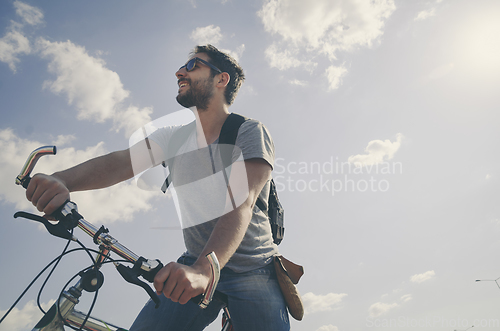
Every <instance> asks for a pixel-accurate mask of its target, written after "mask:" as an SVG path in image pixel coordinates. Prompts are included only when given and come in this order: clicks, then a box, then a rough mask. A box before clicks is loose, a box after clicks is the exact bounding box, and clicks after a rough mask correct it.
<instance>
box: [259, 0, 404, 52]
mask: <svg viewBox="0 0 500 331" xmlns="http://www.w3.org/2000/svg"><path fill="white" fill-rule="evenodd" d="M394 10H395V5H394V1H393V0H380V1H368V0H356V1H353V0H342V1H330V0H313V1H307V2H306V1H302V0H267V1H265V3H264V5H263V7H262V9H261V10H260V11H259V13H258V15H259V16H260V18H261V19H262V23H263V24H264V27H265V29H266V31H268V32H270V33H272V34H277V35H279V36H281V37H282V38H283V40H284V41H287V42H288V45H289V46H304V47H306V48H307V49H308V50H309V51H314V52H316V51H320V52H322V53H325V54H327V55H328V56H329V57H330V58H332V59H333V58H335V52H336V51H337V50H351V49H352V48H354V47H356V46H371V45H372V44H373V42H374V41H375V40H376V39H377V38H379V37H380V36H381V35H382V34H383V32H382V28H383V26H384V21H385V20H386V19H387V18H388V17H389V16H390V15H391V14H392V12H393V11H394Z"/></svg>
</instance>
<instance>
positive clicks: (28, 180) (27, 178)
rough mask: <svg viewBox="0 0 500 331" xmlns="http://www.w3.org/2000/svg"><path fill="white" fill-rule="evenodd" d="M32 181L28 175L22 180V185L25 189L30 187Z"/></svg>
mask: <svg viewBox="0 0 500 331" xmlns="http://www.w3.org/2000/svg"><path fill="white" fill-rule="evenodd" d="M30 182H31V177H30V176H26V177H24V178H23V179H22V180H21V186H22V187H24V188H25V189H28V185H29V184H30Z"/></svg>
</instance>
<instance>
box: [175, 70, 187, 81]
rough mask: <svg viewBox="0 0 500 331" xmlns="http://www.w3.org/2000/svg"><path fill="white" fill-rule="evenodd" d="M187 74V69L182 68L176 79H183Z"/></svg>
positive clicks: (176, 74) (178, 71)
mask: <svg viewBox="0 0 500 331" xmlns="http://www.w3.org/2000/svg"><path fill="white" fill-rule="evenodd" d="M186 73H187V71H186V67H181V68H179V70H177V72H176V73H175V77H177V79H181V78H182V77H184V76H186Z"/></svg>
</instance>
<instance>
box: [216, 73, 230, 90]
mask: <svg viewBox="0 0 500 331" xmlns="http://www.w3.org/2000/svg"><path fill="white" fill-rule="evenodd" d="M217 79H218V80H217V87H226V86H227V84H229V80H230V79H231V77H230V76H229V74H228V73H227V72H223V73H221V74H219V75H217Z"/></svg>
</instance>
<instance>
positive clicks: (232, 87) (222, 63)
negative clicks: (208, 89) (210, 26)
mask: <svg viewBox="0 0 500 331" xmlns="http://www.w3.org/2000/svg"><path fill="white" fill-rule="evenodd" d="M199 53H205V54H207V55H208V57H209V60H208V62H210V63H211V64H213V65H214V66H216V67H217V68H219V69H220V70H221V71H222V72H227V73H228V74H229V77H230V79H229V83H228V84H227V86H226V91H225V92H224V97H225V98H226V102H227V104H228V105H231V104H232V103H233V102H234V99H235V98H236V95H237V94H238V90H239V89H240V87H241V84H243V81H244V80H245V75H244V74H243V69H242V68H241V67H240V65H239V64H238V62H236V60H235V59H233V58H232V57H231V56H230V55H228V54H226V53H224V52H221V51H219V50H218V49H217V48H216V47H215V46H213V45H210V44H209V45H204V46H200V45H198V46H196V47H195V48H194V50H193V52H192V53H191V55H192V56H194V55H196V54H199ZM211 72H212V77H215V75H217V74H218V73H217V72H216V71H215V70H211Z"/></svg>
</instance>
